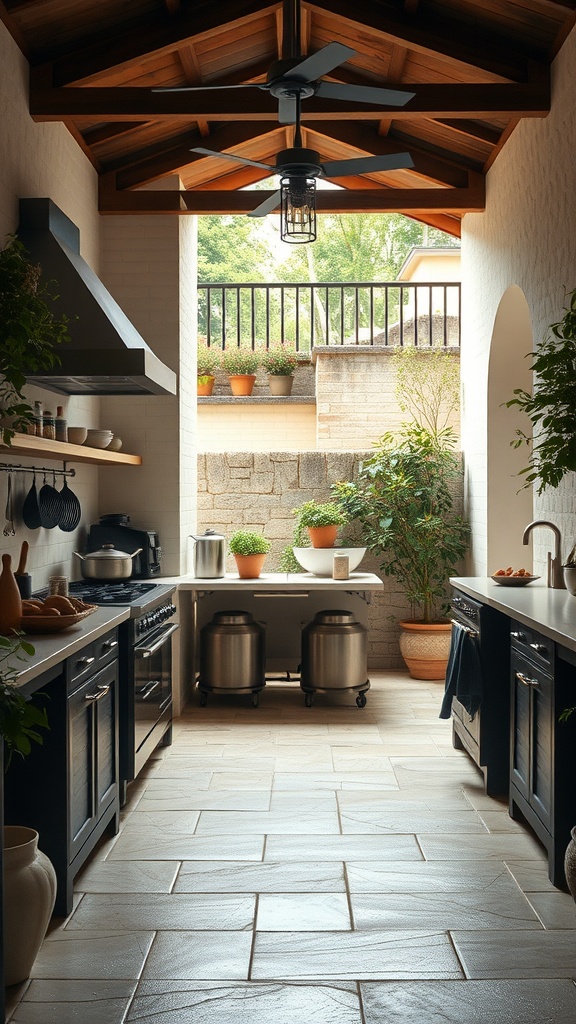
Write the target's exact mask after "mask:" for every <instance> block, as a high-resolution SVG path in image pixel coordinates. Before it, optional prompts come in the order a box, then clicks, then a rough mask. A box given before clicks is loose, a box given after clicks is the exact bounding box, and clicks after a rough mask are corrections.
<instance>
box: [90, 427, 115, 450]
mask: <svg viewBox="0 0 576 1024" xmlns="http://www.w3.org/2000/svg"><path fill="white" fill-rule="evenodd" d="M113 436H114V435H113V433H112V431H111V430H89V431H88V433H87V435H86V440H85V442H84V444H85V445H87V447H88V448H106V447H107V446H108V445H109V444H110V441H111V440H112V438H113Z"/></svg>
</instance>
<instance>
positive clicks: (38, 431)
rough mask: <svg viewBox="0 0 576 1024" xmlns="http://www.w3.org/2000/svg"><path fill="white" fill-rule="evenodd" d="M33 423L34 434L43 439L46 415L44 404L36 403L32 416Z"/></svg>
mask: <svg viewBox="0 0 576 1024" xmlns="http://www.w3.org/2000/svg"><path fill="white" fill-rule="evenodd" d="M32 422H33V424H34V431H33V433H34V434H35V435H36V437H42V436H43V434H42V431H43V426H44V414H43V412H42V402H34V413H33V415H32Z"/></svg>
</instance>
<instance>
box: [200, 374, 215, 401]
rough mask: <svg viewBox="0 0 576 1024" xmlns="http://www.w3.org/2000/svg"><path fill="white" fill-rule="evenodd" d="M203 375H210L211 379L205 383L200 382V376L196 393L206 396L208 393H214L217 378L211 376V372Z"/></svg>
mask: <svg viewBox="0 0 576 1024" xmlns="http://www.w3.org/2000/svg"><path fill="white" fill-rule="evenodd" d="M203 376H205V377H209V380H207V381H206V382H205V383H203V384H201V383H200V377H199V378H198V383H197V386H196V394H197V395H201V396H202V397H205V396H207V395H211V394H212V390H213V388H214V381H215V380H216V378H215V377H212V376H210V374H203Z"/></svg>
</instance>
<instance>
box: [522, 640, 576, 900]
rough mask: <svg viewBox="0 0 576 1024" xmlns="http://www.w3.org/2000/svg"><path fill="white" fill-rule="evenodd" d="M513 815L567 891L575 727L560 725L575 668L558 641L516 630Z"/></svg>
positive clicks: (575, 800)
mask: <svg viewBox="0 0 576 1024" xmlns="http://www.w3.org/2000/svg"><path fill="white" fill-rule="evenodd" d="M510 664H511V730H510V734H511V743H510V814H511V816H512V817H513V818H518V817H521V818H523V819H524V820H526V821H527V822H528V824H529V825H531V827H532V828H533V830H534V832H535V833H536V835H537V836H538V838H539V839H540V840H541V842H542V843H543V844H544V846H545V847H546V850H547V852H548V873H549V877H550V881H551V882H552V883H553V884H554V885H556V886H561V887H563V888H564V887H565V879H564V867H563V865H564V852H565V850H566V846H567V845H568V842H569V840H570V828H571V826H572V825H573V824H575V822H576V775H575V756H574V728H573V725H571V724H570V723H568V724H563V723H562V722H560V720H559V719H560V714H561V711H562V710H563V708H564V707H566V706H567V705H566V702H567V701H568V700H569V699H570V691H571V689H572V700H573V670H572V672H571V671H570V668H569V665H568V664H567V663H566V662H565V661H563V660H562V659H559V658H558V657H557V651H556V646H555V644H554V642H553V641H552V640H550V639H548V638H547V637H545V636H543V635H541V634H540V633H537V632H536V631H535V630H534V629H532V628H531V627H528V626H525V625H523V624H522V623H517V622H513V623H512V627H511V662H510Z"/></svg>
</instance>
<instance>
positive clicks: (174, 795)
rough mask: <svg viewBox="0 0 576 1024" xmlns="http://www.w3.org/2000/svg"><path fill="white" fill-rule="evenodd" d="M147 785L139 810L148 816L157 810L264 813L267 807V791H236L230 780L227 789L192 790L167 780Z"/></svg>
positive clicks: (185, 785)
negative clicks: (154, 784)
mask: <svg viewBox="0 0 576 1024" xmlns="http://www.w3.org/2000/svg"><path fill="white" fill-rule="evenodd" d="M156 781H157V783H158V785H156V786H154V787H153V786H151V785H148V786H147V787H146V789H145V791H144V793H143V794H142V797H141V799H140V801H139V803H138V810H139V811H142V812H144V813H147V814H151V813H152V814H155V813H156V812H157V811H196V810H197V811H203V810H211V811H267V810H268V807H269V804H270V796H269V792H268V790H264V789H263V790H254V791H252V790H236V789H234V788H233V779H230V787H231V788H230V789H228V790H225V789H223V790H216V789H194V787H193V786H190V784H186V783H184V784H181V785H175V784H174V783H170V782H169V781H168V780H164V779H158V780H156Z"/></svg>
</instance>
